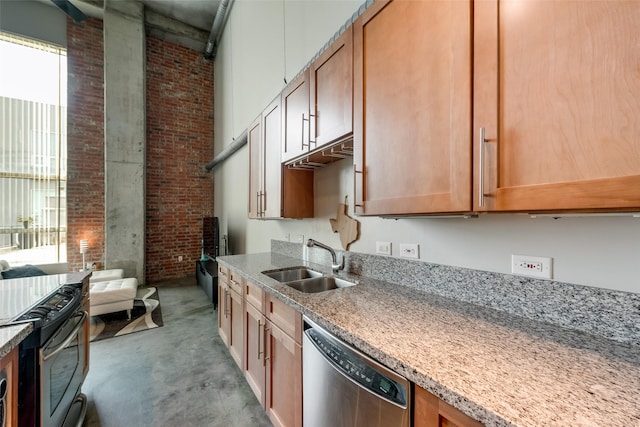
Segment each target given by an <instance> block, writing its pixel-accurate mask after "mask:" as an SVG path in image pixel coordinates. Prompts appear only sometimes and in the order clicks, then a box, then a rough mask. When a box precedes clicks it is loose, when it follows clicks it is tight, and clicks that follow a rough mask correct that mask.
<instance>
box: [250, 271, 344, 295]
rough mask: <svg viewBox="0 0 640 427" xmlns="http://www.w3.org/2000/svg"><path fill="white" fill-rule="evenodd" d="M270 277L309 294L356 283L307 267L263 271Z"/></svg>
mask: <svg viewBox="0 0 640 427" xmlns="http://www.w3.org/2000/svg"><path fill="white" fill-rule="evenodd" d="M262 274H264V275H265V276H269V277H271V278H272V279H275V280H277V281H278V282H280V283H283V284H285V285H287V286H289V287H291V288H293V289H296V290H298V291H300V292H304V293H307V294H311V293H316V292H324V291H329V290H332V289H338V288H347V287H349V286H353V285H355V283H354V282H350V281H348V280H344V279H340V278H338V277H333V276H326V275H324V274H322V273H320V272H318V271H315V270H311V269H308V268H306V267H289V268H282V269H278V270H268V271H263V272H262Z"/></svg>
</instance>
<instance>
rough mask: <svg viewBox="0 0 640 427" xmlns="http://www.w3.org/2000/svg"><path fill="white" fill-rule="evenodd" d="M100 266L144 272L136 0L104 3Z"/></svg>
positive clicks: (141, 54) (141, 62) (140, 20)
mask: <svg viewBox="0 0 640 427" xmlns="http://www.w3.org/2000/svg"><path fill="white" fill-rule="evenodd" d="M103 24H104V88H105V89H104V91H105V93H104V95H105V96H104V115H105V120H104V135H105V264H106V266H107V268H123V269H124V270H125V277H136V278H138V281H139V283H140V284H143V283H144V276H145V262H144V261H145V259H144V255H145V151H146V149H145V147H146V129H145V89H146V88H145V32H144V8H143V6H142V3H139V2H135V1H126V2H125V1H119V0H108V1H105V10H104V20H103Z"/></svg>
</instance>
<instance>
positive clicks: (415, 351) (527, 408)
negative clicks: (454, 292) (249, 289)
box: [218, 252, 640, 426]
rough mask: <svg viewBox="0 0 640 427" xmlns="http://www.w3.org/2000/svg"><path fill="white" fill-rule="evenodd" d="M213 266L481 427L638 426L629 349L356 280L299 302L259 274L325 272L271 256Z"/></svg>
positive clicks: (639, 384) (634, 358) (638, 367)
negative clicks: (250, 284) (232, 272)
mask: <svg viewBox="0 0 640 427" xmlns="http://www.w3.org/2000/svg"><path fill="white" fill-rule="evenodd" d="M218 261H219V263H220V264H221V265H223V266H225V267H229V268H233V269H234V270H236V271H237V272H239V273H240V275H242V276H244V277H245V278H246V279H248V280H251V281H252V282H253V283H257V284H259V285H261V286H262V287H263V289H265V290H266V291H267V292H269V293H271V294H273V295H274V296H276V297H277V298H279V299H280V300H282V301H284V302H286V303H287V304H289V305H290V306H292V307H294V308H296V309H297V310H299V311H300V312H302V313H303V314H304V315H306V316H308V317H309V318H310V319H311V320H313V321H315V322H317V323H318V324H319V325H321V326H323V327H325V328H327V329H328V330H329V331H331V332H332V333H334V334H335V335H337V336H339V337H340V338H342V339H343V340H344V341H346V342H348V343H350V344H351V345H353V346H355V347H356V348H358V349H360V350H362V351H363V352H365V353H367V354H369V355H370V356H372V357H373V358H374V359H377V360H378V361H380V362H381V363H383V364H385V365H387V366H388V367H390V368H391V369H393V370H394V371H396V372H398V373H400V374H402V375H404V376H405V377H407V378H408V379H409V380H410V381H412V382H414V383H416V384H417V385H419V386H421V387H423V388H425V389H426V390H428V391H430V392H432V393H433V394H435V395H437V396H439V397H440V398H441V399H443V400H444V401H446V402H447V403H449V404H451V405H453V406H455V407H456V408H458V409H460V410H461V411H463V412H465V413H466V414H468V415H469V416H471V417H473V418H475V419H477V420H479V421H481V422H482V423H484V424H486V425H487V426H557V425H568V426H605V425H612V426H613V425H616V426H640V399H639V398H638V396H640V347H639V346H637V345H633V344H629V343H624V342H619V341H614V340H610V339H607V338H604V337H600V336H595V335H590V334H588V333H586V332H582V331H578V330H571V329H566V328H563V327H559V326H555V325H552V324H550V323H545V322H541V321H536V320H530V319H526V318H524V317H521V316H516V315H513V314H510V313H508V312H504V311H499V310H496V309H493V308H488V307H482V306H480V305H476V304H471V303H468V302H463V301H459V300H456V299H452V298H447V297H444V296H440V295H436V294H434V293H430V292H425V291H422V290H419V289H415V288H411V287H408V286H400V285H394V284H391V283H389V282H385V281H381V280H376V279H370V278H367V277H364V276H351V275H348V274H344V273H341V276H343V277H346V278H348V279H351V280H357V281H358V282H359V284H358V285H357V286H353V287H349V288H343V289H336V290H332V291H328V292H322V293H317V294H304V293H301V292H298V291H296V290H294V289H291V288H289V287H288V286H286V285H283V284H281V283H279V282H277V281H275V280H273V279H271V278H269V277H267V276H265V275H263V274H261V272H262V271H266V270H271V269H278V268H284V267H291V266H299V265H307V266H309V267H311V268H313V269H316V270H318V271H322V272H325V273H330V269H328V268H327V267H326V266H324V265H320V264H314V263H309V262H305V261H303V260H301V259H298V258H293V257H289V256H284V255H281V254H278V253H275V252H272V253H263V254H253V255H235V256H225V257H219V258H218ZM396 274H397V273H396ZM443 286H446V283H444V284H443Z"/></svg>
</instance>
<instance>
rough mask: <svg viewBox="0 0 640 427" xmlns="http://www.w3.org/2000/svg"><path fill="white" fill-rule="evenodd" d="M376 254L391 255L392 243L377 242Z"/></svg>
mask: <svg viewBox="0 0 640 427" xmlns="http://www.w3.org/2000/svg"><path fill="white" fill-rule="evenodd" d="M376 253H377V254H381V255H391V242H376Z"/></svg>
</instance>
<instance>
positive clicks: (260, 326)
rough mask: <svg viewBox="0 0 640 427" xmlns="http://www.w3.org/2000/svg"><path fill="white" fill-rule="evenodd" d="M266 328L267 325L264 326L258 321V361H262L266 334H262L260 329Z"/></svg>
mask: <svg viewBox="0 0 640 427" xmlns="http://www.w3.org/2000/svg"><path fill="white" fill-rule="evenodd" d="M265 326H266V324H264V325H263V324H262V322H261V321H260V319H258V360H260V355H263V354H264V335H263V334H264V332H263V333H260V328H264V327H265ZM260 335H262V336H263V341H262V343H263V346H262V347H261V346H260Z"/></svg>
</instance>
